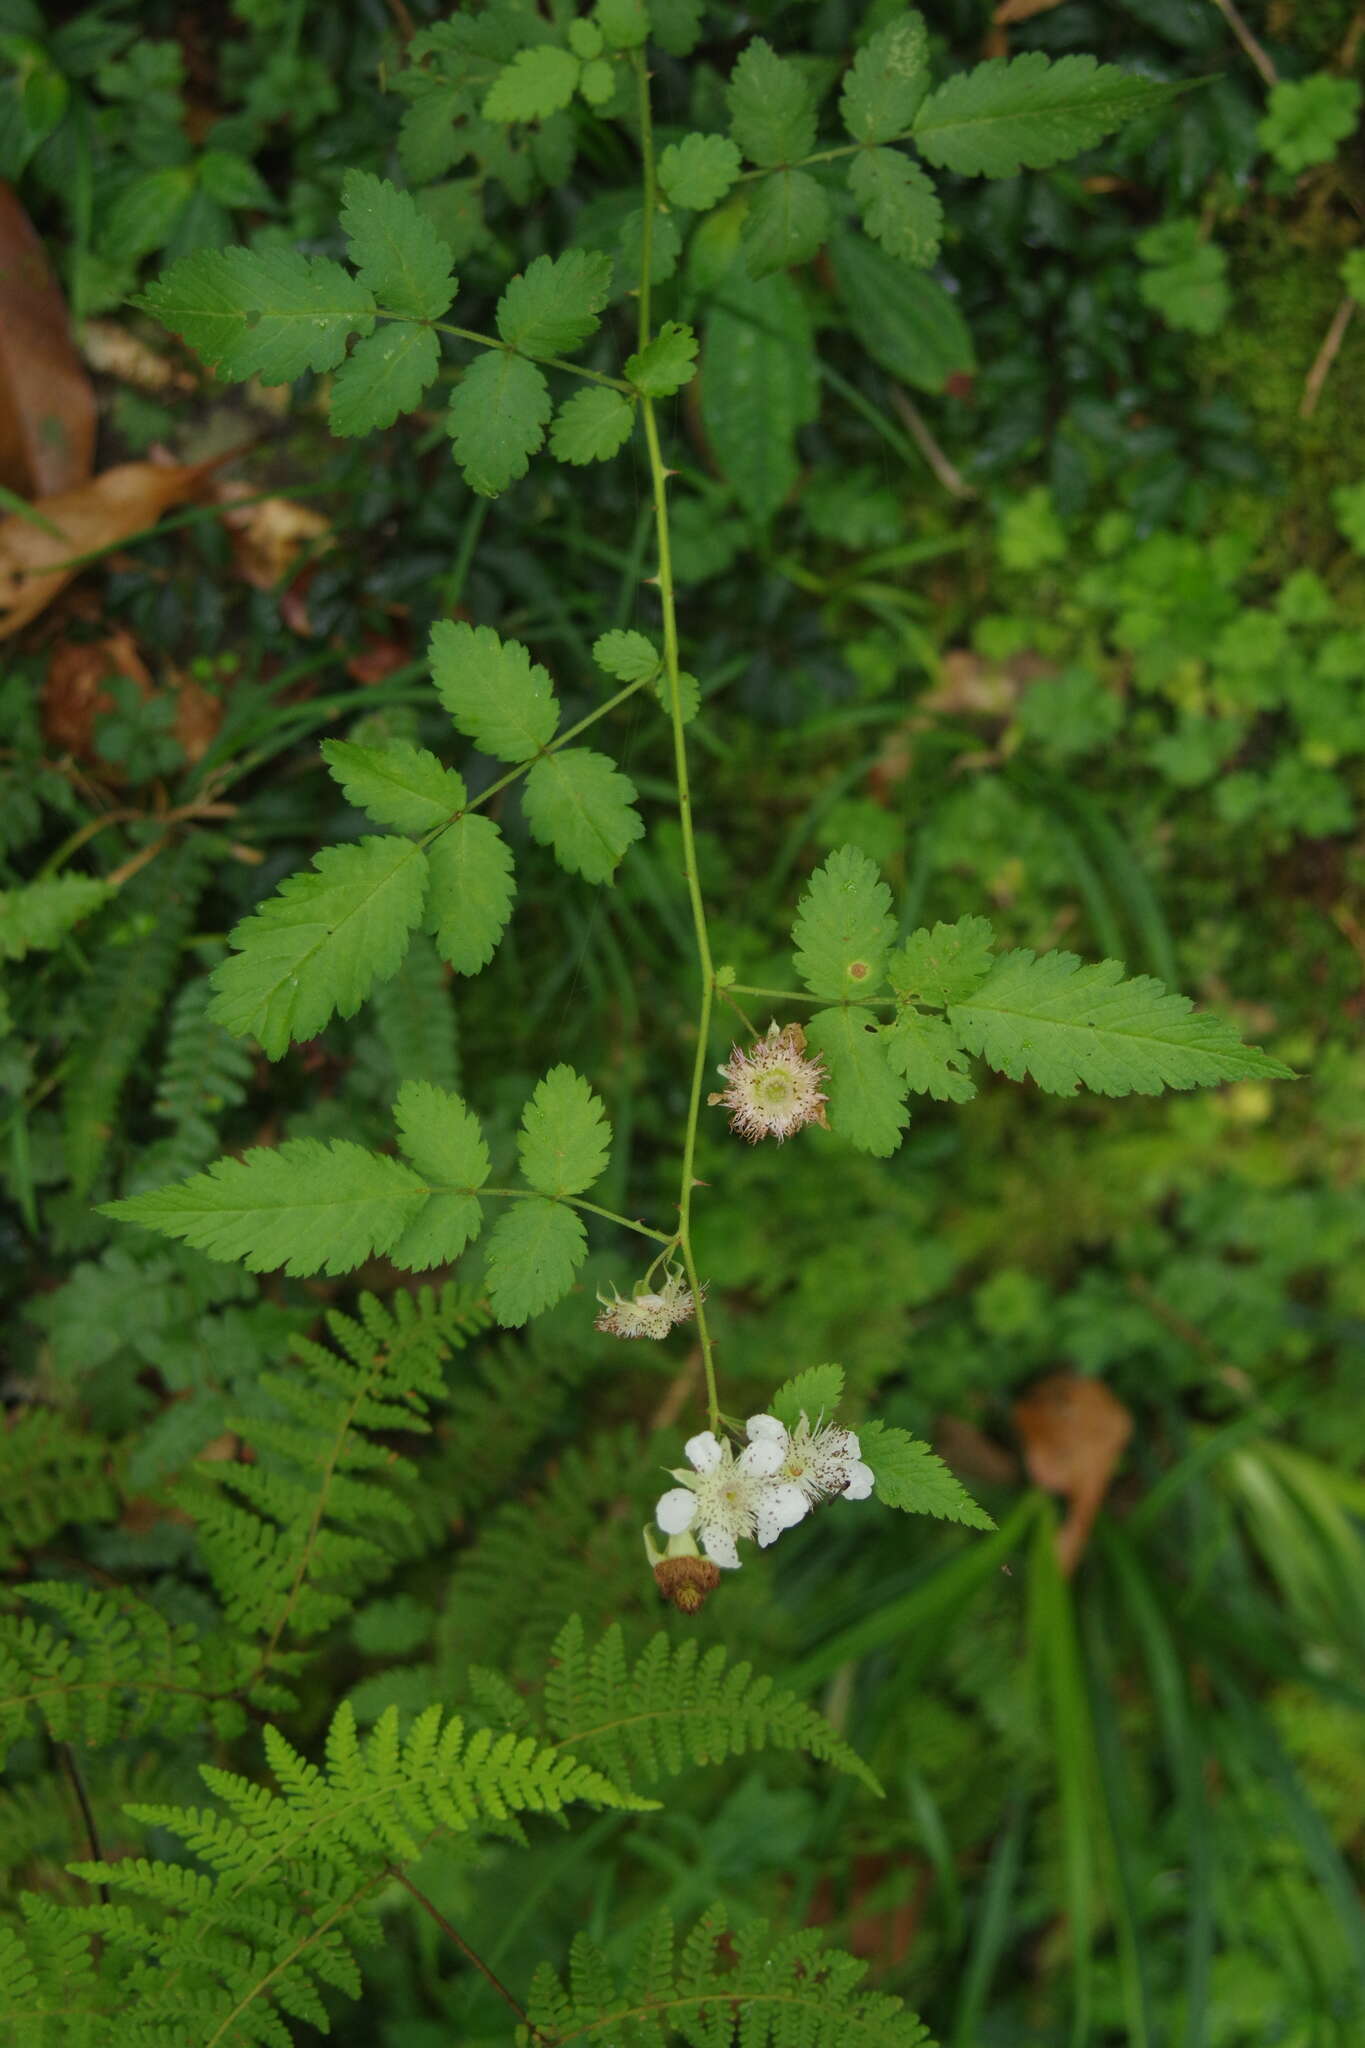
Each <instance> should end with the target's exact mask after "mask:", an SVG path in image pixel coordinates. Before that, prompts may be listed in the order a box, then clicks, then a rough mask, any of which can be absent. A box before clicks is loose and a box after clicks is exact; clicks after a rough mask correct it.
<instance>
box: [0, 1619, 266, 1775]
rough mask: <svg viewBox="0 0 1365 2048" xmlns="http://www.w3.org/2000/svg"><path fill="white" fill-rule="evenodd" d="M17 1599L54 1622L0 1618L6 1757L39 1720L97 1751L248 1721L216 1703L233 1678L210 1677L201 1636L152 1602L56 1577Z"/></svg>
mask: <svg viewBox="0 0 1365 2048" xmlns="http://www.w3.org/2000/svg"><path fill="white" fill-rule="evenodd" d="M12 1597H13V1598H15V1599H17V1600H21V1601H23V1602H24V1603H25V1604H26V1605H28V1606H30V1607H35V1608H41V1609H46V1610H47V1612H48V1613H49V1614H51V1615H52V1616H54V1617H55V1625H54V1623H52V1622H48V1621H45V1620H38V1619H35V1618H33V1617H32V1616H31V1615H27V1614H22V1615H17V1616H15V1615H9V1616H4V1615H0V1757H3V1755H4V1753H5V1752H6V1751H7V1750H8V1749H9V1748H11V1747H12V1746H13V1744H14V1743H15V1742H17V1741H18V1740H19V1737H20V1736H21V1735H22V1734H23V1733H24V1732H25V1729H26V1727H27V1725H28V1722H29V1719H30V1717H32V1718H33V1719H36V1720H37V1721H38V1722H39V1723H41V1725H42V1726H43V1727H44V1728H46V1730H47V1732H48V1733H49V1735H51V1736H52V1738H53V1740H54V1741H63V1742H66V1741H75V1742H82V1743H85V1744H87V1745H88V1746H89V1747H91V1748H95V1747H98V1746H99V1745H100V1744H102V1743H106V1742H112V1741H115V1740H116V1739H119V1738H121V1737H123V1736H126V1735H129V1734H131V1733H134V1732H135V1731H138V1730H143V1729H146V1728H148V1727H149V1726H151V1725H152V1724H155V1725H156V1726H157V1727H158V1728H159V1729H160V1730H161V1731H162V1733H167V1734H182V1735H183V1734H185V1733H187V1732H189V1731H190V1730H192V1729H195V1728H197V1727H199V1726H201V1725H202V1723H203V1721H204V1719H205V1716H206V1715H211V1716H212V1717H213V1718H215V1719H217V1720H218V1722H219V1724H220V1726H222V1727H223V1728H224V1729H227V1728H235V1727H237V1726H238V1725H240V1719H241V1717H240V1714H239V1713H238V1711H237V1710H236V1709H235V1708H233V1707H232V1706H231V1704H230V1703H229V1702H227V1701H226V1700H223V1701H222V1702H221V1705H220V1703H219V1701H218V1700H217V1699H216V1697H215V1695H218V1694H221V1693H222V1692H223V1691H224V1690H225V1683H223V1682H222V1681H223V1680H224V1679H225V1674H219V1675H218V1677H217V1678H216V1679H214V1680H210V1678H209V1676H208V1674H207V1672H206V1671H205V1670H204V1668H203V1667H202V1662H201V1649H200V1644H199V1642H198V1640H197V1638H196V1637H195V1635H194V1634H193V1632H192V1631H191V1630H189V1629H184V1628H176V1627H173V1626H172V1625H171V1624H170V1623H169V1622H168V1621H167V1620H166V1619H165V1617H164V1616H163V1615H161V1614H159V1613H158V1612H157V1610H156V1609H155V1608H154V1607H151V1606H149V1605H148V1604H147V1603H146V1602H145V1601H143V1600H136V1599H134V1598H132V1596H131V1595H124V1594H113V1593H107V1592H103V1591H95V1590H94V1589H93V1588H91V1587H87V1586H78V1585H71V1584H66V1583H63V1582H59V1581H56V1580H51V1581H49V1580H42V1581H40V1582H39V1583H37V1584H35V1585H28V1586H17V1587H14V1588H13V1589H12Z"/></svg>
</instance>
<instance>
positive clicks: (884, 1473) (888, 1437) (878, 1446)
mask: <svg viewBox="0 0 1365 2048" xmlns="http://www.w3.org/2000/svg"><path fill="white" fill-rule="evenodd" d="M858 1448H859V1452H860V1455H861V1457H862V1460H863V1463H864V1464H865V1465H870V1466H871V1468H872V1474H873V1478H874V1481H875V1485H876V1494H877V1498H878V1500H881V1501H885V1503H886V1505H887V1506H888V1507H889V1508H900V1509H901V1510H902V1511H903V1512H904V1513H905V1514H907V1515H937V1517H938V1518H939V1520H940V1521H942V1522H961V1523H963V1524H964V1525H965V1526H966V1527H967V1528H968V1529H993V1528H994V1527H995V1523H994V1522H993V1521H992V1520H991V1518H990V1516H989V1515H988V1514H987V1513H986V1510H985V1509H984V1508H983V1507H979V1506H978V1505H977V1503H976V1502H975V1501H974V1500H973V1499H972V1497H971V1495H970V1494H969V1493H968V1491H967V1489H966V1487H965V1486H964V1485H963V1484H962V1482H961V1480H960V1479H957V1478H955V1477H954V1475H953V1474H952V1473H951V1472H950V1471H949V1470H948V1467H947V1466H946V1465H945V1464H944V1462H943V1460H942V1458H937V1457H935V1455H934V1453H933V1452H932V1451H931V1450H930V1448H929V1446H928V1444H922V1443H920V1442H918V1441H917V1440H916V1438H914V1437H912V1436H911V1435H910V1433H909V1431H908V1430H905V1429H895V1428H893V1427H892V1426H891V1424H889V1423H886V1422H865V1423H863V1424H862V1425H861V1427H860V1428H859V1430H858Z"/></svg>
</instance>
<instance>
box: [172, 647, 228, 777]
mask: <svg viewBox="0 0 1365 2048" xmlns="http://www.w3.org/2000/svg"><path fill="white" fill-rule="evenodd" d="M171 673H172V676H173V677H174V680H175V736H176V738H177V739H178V740H179V742H180V744H181V746H182V747H183V748H184V749H185V758H186V760H187V761H202V760H203V758H204V756H205V754H207V752H208V750H209V748H210V747H211V746H212V745H213V742H214V741H215V740H216V739H217V737H218V728H219V726H220V725H221V724H222V722H223V700H222V698H221V697H215V696H214V694H213V692H212V691H211V690H206V689H205V688H204V686H203V684H202V683H197V682H196V681H195V679H194V677H193V676H187V675H182V674H181V673H180V671H179V670H178V669H173V670H172V671H171Z"/></svg>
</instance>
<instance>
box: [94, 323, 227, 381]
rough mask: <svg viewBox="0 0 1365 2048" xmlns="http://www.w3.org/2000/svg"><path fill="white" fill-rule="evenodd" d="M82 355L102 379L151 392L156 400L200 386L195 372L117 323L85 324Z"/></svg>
mask: <svg viewBox="0 0 1365 2048" xmlns="http://www.w3.org/2000/svg"><path fill="white" fill-rule="evenodd" d="M81 352H82V354H83V355H84V357H85V360H86V361H87V363H89V365H90V367H91V369H92V370H98V372H99V373H100V375H101V376H102V377H114V378H116V379H117V380H118V382H119V383H120V384H131V385H132V387H133V389H134V390H135V391H149V392H151V393H152V394H153V396H154V397H161V396H163V395H164V394H165V393H167V392H175V391H193V390H194V389H195V388H196V386H197V383H198V379H197V378H196V377H195V376H194V374H193V372H192V371H190V370H186V369H185V368H183V367H182V366H181V365H180V364H177V363H172V362H170V361H169V360H168V359H167V358H166V357H165V356H163V355H158V354H157V352H156V350H155V349H154V348H149V347H148V346H147V343H146V342H145V341H139V339H138V337H137V336H136V335H135V334H130V333H129V332H128V330H127V328H126V327H120V326H119V325H118V323H117V322H116V321H114V320H87V321H85V323H84V324H83V326H82V328H81Z"/></svg>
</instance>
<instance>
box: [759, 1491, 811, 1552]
mask: <svg viewBox="0 0 1365 2048" xmlns="http://www.w3.org/2000/svg"><path fill="white" fill-rule="evenodd" d="M807 1505H808V1503H807V1500H806V1496H805V1495H804V1494H803V1493H802V1491H801V1489H800V1487H799V1486H792V1485H790V1484H788V1483H786V1482H783V1483H782V1484H781V1485H778V1486H765V1487H764V1488H763V1490H762V1492H761V1493H760V1494H759V1496H758V1499H757V1501H756V1502H755V1503H754V1513H755V1518H756V1520H757V1524H758V1540H759V1543H760V1544H761V1545H762V1547H763V1548H764V1549H766V1548H767V1546H768V1545H769V1544H770V1543H776V1541H777V1539H778V1537H779V1536H780V1535H781V1534H782V1531H783V1530H784V1529H794V1528H795V1527H796V1524H797V1523H798V1522H799V1521H800V1519H801V1517H802V1516H803V1515H804V1514H805V1512H806V1508H807Z"/></svg>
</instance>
